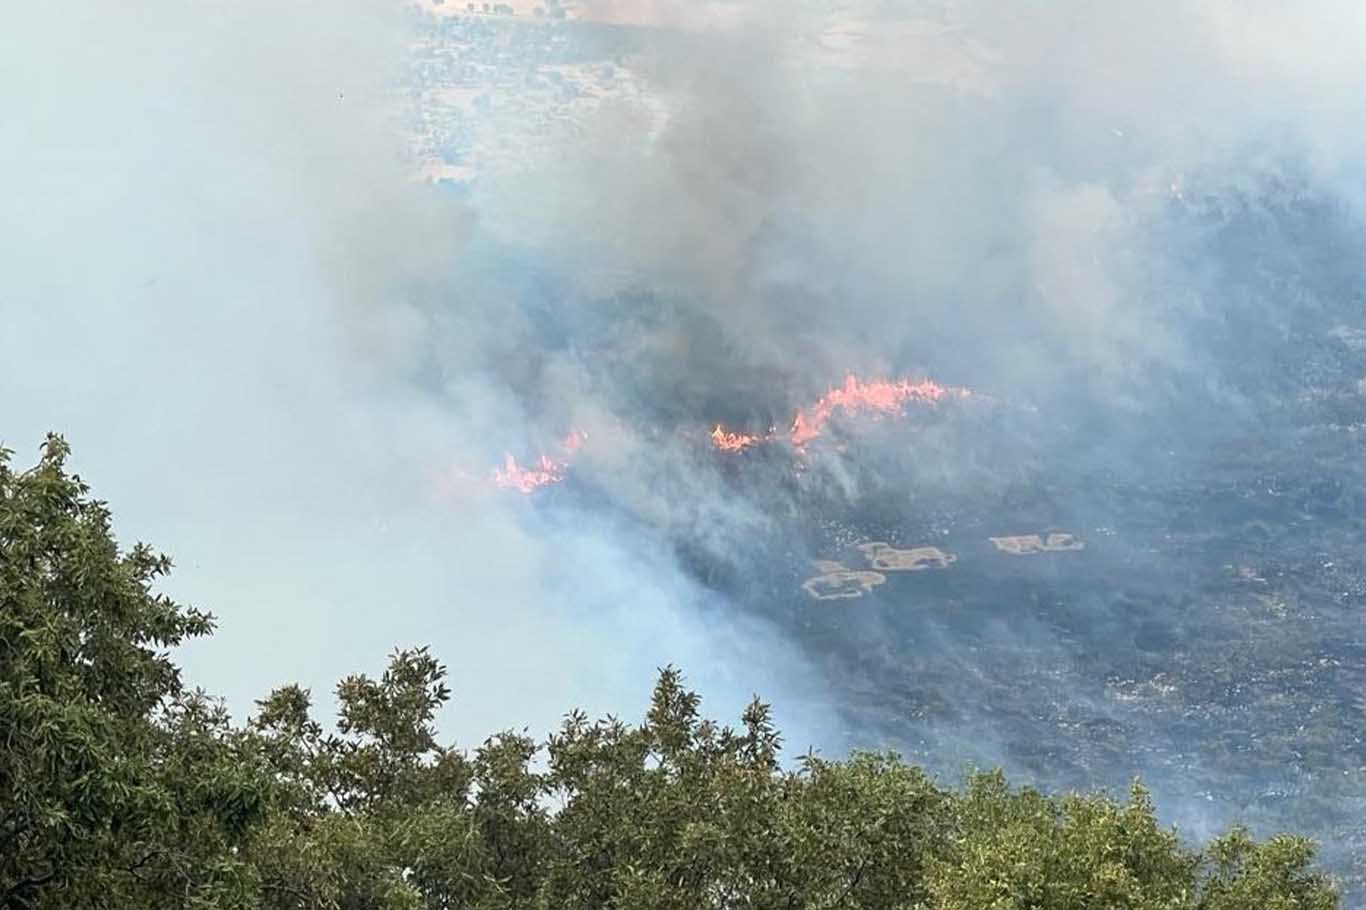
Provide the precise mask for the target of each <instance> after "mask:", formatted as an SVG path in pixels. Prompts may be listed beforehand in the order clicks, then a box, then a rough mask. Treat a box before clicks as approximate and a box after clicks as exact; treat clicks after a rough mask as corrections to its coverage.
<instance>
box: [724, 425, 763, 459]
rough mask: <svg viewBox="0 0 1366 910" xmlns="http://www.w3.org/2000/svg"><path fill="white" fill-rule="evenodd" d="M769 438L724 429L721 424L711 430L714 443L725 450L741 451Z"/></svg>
mask: <svg viewBox="0 0 1366 910" xmlns="http://www.w3.org/2000/svg"><path fill="white" fill-rule="evenodd" d="M766 439H768V436H755V435H753V434H750V433H732V432H730V431H729V430H727V429H724V428H723V427H722V426H721V424H719V423H718V424H717V425H716V429H714V430H712V431H711V442H712V445H714V446H716V447H717V448H718V449H720V450H721V451H723V452H741V451H744V450H745V449H748V448H749V447H750V446H752V445H758V444H759V443H761V442H764V441H765V440H766Z"/></svg>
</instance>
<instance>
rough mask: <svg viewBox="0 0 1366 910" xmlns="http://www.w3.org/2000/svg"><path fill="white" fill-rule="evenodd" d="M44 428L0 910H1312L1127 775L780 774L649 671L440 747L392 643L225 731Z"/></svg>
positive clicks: (1284, 840) (23, 586)
mask: <svg viewBox="0 0 1366 910" xmlns="http://www.w3.org/2000/svg"><path fill="white" fill-rule="evenodd" d="M67 455H68V450H67V446H66V444H65V443H64V442H63V441H62V440H61V439H60V438H59V437H49V439H48V441H47V443H46V445H45V446H44V448H43V451H42V454H41V457H40V459H39V461H38V463H37V465H35V466H34V467H32V468H30V469H28V470H24V471H15V470H13V469H12V468H11V466H10V462H11V459H12V453H10V452H8V451H5V450H0V739H2V740H3V748H2V749H0V906H3V907H15V908H54V910H55V908H121V907H147V908H170V907H203V908H208V907H226V908H263V910H287V908H288V910H303V908H308V910H324V908H326V910H455V908H472V910H503V908H527V910H590V908H592V910H598V908H622V910H636V908H639V910H699V908H715V910H723V908H724V910H730V908H736V910H740V908H746V910H798V908H802V910H805V908H811V910H815V908H821V910H836V908H848V910H864V908H866V910H872V908H878V910H882V908H888V910H890V908H904V910H1101V908H1107V910H1108V908H1125V910H1254V908H1256V910H1329V908H1334V907H1336V906H1337V905H1338V900H1337V897H1336V894H1335V892H1334V890H1333V888H1332V887H1331V884H1330V882H1329V881H1328V879H1327V878H1326V877H1325V876H1324V875H1323V874H1322V873H1321V872H1319V871H1318V870H1317V869H1316V868H1315V866H1314V865H1313V863H1314V850H1313V845H1312V844H1311V843H1310V842H1309V841H1307V840H1305V839H1304V838H1300V837H1295V836H1291V835H1282V836H1277V837H1272V838H1270V839H1266V840H1256V839H1254V838H1253V837H1251V836H1250V835H1249V834H1248V832H1246V831H1244V830H1241V829H1234V830H1232V831H1230V832H1228V833H1227V834H1225V835H1223V836H1221V837H1218V838H1216V839H1214V840H1212V841H1210V842H1209V843H1206V844H1204V845H1200V846H1192V845H1188V844H1186V843H1184V842H1183V841H1182V840H1181V839H1180V838H1179V837H1178V836H1177V834H1176V833H1175V832H1174V831H1173V830H1171V829H1168V828H1164V827H1163V826H1161V825H1160V824H1159V823H1158V821H1157V818H1156V814H1155V811H1154V807H1153V803H1152V801H1151V799H1150V798H1149V796H1148V793H1147V792H1146V791H1145V790H1144V789H1143V788H1142V787H1141V786H1140V785H1138V784H1135V786H1134V788H1133V790H1132V792H1131V793H1130V794H1128V797H1127V798H1126V799H1122V800H1121V799H1116V798H1113V797H1111V796H1109V795H1106V794H1103V793H1097V794H1062V795H1050V794H1045V793H1042V792H1039V791H1037V790H1034V789H1031V788H1029V787H1012V786H1011V785H1010V784H1009V783H1008V782H1007V780H1006V779H1005V777H1004V776H1003V775H1002V774H1000V773H985V774H978V775H975V776H972V777H970V778H969V779H968V780H967V781H966V782H965V783H964V784H963V786H961V787H957V788H954V787H946V786H943V785H941V784H940V783H938V782H937V781H935V780H934V779H933V778H932V777H931V776H929V775H928V774H926V773H925V772H924V771H922V770H921V769H919V768H916V767H914V766H912V765H909V764H907V763H905V762H904V761H902V760H901V759H900V758H898V757H897V756H895V755H891V754H870V753H855V754H853V755H851V756H849V757H848V758H847V759H844V760H829V759H825V758H821V757H819V756H816V755H807V756H805V757H804V758H802V759H800V761H798V762H797V763H796V764H795V765H792V766H786V765H784V764H783V763H781V762H780V760H779V747H780V742H781V740H780V736H779V733H778V731H777V730H776V729H775V728H774V726H773V723H772V720H771V716H770V712H769V708H768V706H767V705H765V704H763V703H761V702H759V701H755V702H754V703H752V704H751V705H750V706H749V708H748V709H747V710H746V711H745V712H744V714H743V716H742V717H741V718H740V721H739V723H738V724H737V725H736V726H733V727H729V726H721V725H718V724H717V723H715V722H713V721H711V720H708V719H706V718H704V717H703V716H702V714H701V709H700V700H699V698H698V696H697V695H696V693H694V692H692V691H690V690H689V689H688V688H687V687H686V685H685V683H684V679H683V676H682V674H681V673H680V672H679V671H677V670H676V669H673V668H665V669H664V670H662V671H661V672H660V674H659V677H658V679H657V680H656V683H655V687H654V692H653V697H652V700H651V704H650V708H649V711H648V713H647V714H646V716H645V717H644V718H643V720H642V721H641V722H640V723H638V724H629V723H625V722H623V721H621V720H619V719H616V718H612V717H608V718H605V719H601V720H591V719H590V718H588V717H586V716H585V715H584V714H582V713H580V712H577V711H571V712H570V713H569V714H568V715H567V716H566V718H565V720H564V723H563V725H562V726H561V728H560V729H559V730H558V731H556V732H554V733H552V734H551V735H549V736H548V737H546V738H545V739H543V740H536V739H532V738H530V737H528V736H526V735H524V734H520V733H514V732H503V733H497V734H494V735H492V736H490V737H489V738H488V739H487V740H485V741H484V742H483V743H482V744H480V745H478V746H477V747H475V748H472V749H458V748H456V747H455V746H452V745H448V744H445V743H443V742H442V740H441V737H440V734H439V731H438V730H437V729H436V716H437V713H438V711H439V710H440V709H441V707H442V706H443V705H444V704H445V703H446V702H447V701H448V700H449V698H450V692H449V690H448V689H447V687H446V684H445V677H446V671H445V668H444V667H443V666H442V664H441V663H440V662H439V661H438V660H437V658H436V657H434V656H433V655H432V654H431V653H429V652H428V651H427V650H426V649H415V650H400V651H397V652H395V653H394V654H393V655H392V656H391V658H390V660H389V664H388V667H387V669H386V670H385V672H384V673H383V674H382V675H381V676H379V677H378V678H372V677H369V676H365V675H355V676H350V677H347V678H346V679H344V680H342V681H341V682H340V683H339V684H338V686H337V689H336V695H337V702H338V705H339V711H338V716H337V718H336V719H335V722H334V723H332V724H330V725H325V724H324V723H323V722H322V721H320V720H319V719H317V718H316V717H315V716H314V712H313V708H312V699H311V695H310V693H309V692H308V691H307V690H306V689H303V688H301V687H299V686H286V687H283V688H280V689H277V690H276V691H274V692H272V693H270V694H269V695H267V696H266V697H264V698H262V699H261V700H260V701H259V702H258V703H257V710H256V713H255V714H254V716H252V717H251V719H250V720H249V721H248V722H247V723H246V724H245V725H236V724H234V723H233V722H232V721H231V719H230V717H229V715H228V713H227V712H226V710H225V709H224V708H223V706H222V705H221V703H219V702H217V701H216V700H214V699H212V698H211V697H209V696H207V695H206V694H205V693H203V692H201V691H198V690H194V689H188V688H186V687H185V685H184V683H183V681H182V679H181V673H180V670H179V668H178V667H177V666H176V665H175V663H174V662H173V661H172V659H171V657H170V655H169V650H170V649H172V648H174V647H175V646H177V645H179V644H180V643H182V642H184V641H185V640H187V639H189V638H192V637H195V636H202V635H207V634H209V633H210V632H211V630H212V619H211V617H210V616H208V615H207V614H205V613H202V612H199V611H197V610H195V609H192V608H187V607H184V606H182V605H180V604H177V603H175V602H173V601H172V600H170V599H168V598H166V597H165V596H163V595H161V594H158V593H157V592H156V590H155V584H156V582H157V580H158V579H159V578H160V577H162V576H163V575H165V573H166V572H167V571H169V569H170V561H169V560H168V559H167V558H166V557H165V556H162V555H160V554H158V553H156V552H154V551H153V550H151V549H149V548H148V547H146V546H143V545H141V544H139V545H137V546H135V547H133V548H132V549H131V550H128V551H127V552H124V551H122V550H120V548H119V547H118V545H117V543H116V541H115V538H114V535H113V533H112V529H111V519H110V513H109V510H108V508H107V507H106V506H105V504H104V503H102V502H100V501H98V500H96V499H93V498H91V496H90V493H89V490H88V488H87V486H86V485H85V483H84V482H82V481H81V479H80V478H79V477H78V476H75V475H73V474H71V473H70V472H69V471H68V470H67V466H66V459H67Z"/></svg>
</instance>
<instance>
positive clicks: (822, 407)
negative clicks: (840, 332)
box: [711, 373, 972, 452]
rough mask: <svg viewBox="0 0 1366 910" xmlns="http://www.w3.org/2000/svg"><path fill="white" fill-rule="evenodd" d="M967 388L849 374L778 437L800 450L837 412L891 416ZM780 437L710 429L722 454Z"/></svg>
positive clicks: (961, 393) (967, 392)
mask: <svg viewBox="0 0 1366 910" xmlns="http://www.w3.org/2000/svg"><path fill="white" fill-rule="evenodd" d="M971 394H972V392H971V391H970V390H969V389H964V388H957V387H954V386H943V385H940V384H939V383H937V382H933V381H931V380H929V379H924V380H921V381H919V382H912V381H911V380H909V379H900V380H896V381H890V380H882V379H874V380H863V379H860V378H859V377H857V376H855V375H853V374H852V373H850V374H849V375H848V376H846V377H845V379H844V385H842V386H840V387H838V388H832V389H831V390H830V391H828V392H826V393H825V394H824V395H822V396H821V397H820V398H819V399H818V400H817V401H816V403H815V404H813V405H811V406H810V407H807V408H803V409H802V410H800V411H798V412H797V414H796V416H795V417H793V418H792V429H790V430H788V432H787V433H786V434H785V435H784V436H783V437H781V438H786V439H787V441H788V442H790V443H792V445H793V446H795V447H796V448H799V449H800V448H803V447H805V446H806V445H807V443H809V442H811V441H812V440H813V439H817V438H819V437H820V436H821V435H823V434H824V432H825V426H826V424H827V423H829V422H830V418H832V417H834V416H835V414H836V413H837V412H839V411H846V412H849V413H854V414H857V413H865V414H880V415H893V414H898V413H900V412H901V409H902V408H904V407H905V406H906V405H907V404H910V403H912V402H922V403H925V404H934V403H936V402H939V401H941V400H942V399H944V398H948V397H954V398H966V397H968V396H969V395H971ZM778 438H780V437H779V435H778V434H777V433H776V432H774V431H769V432H768V433H767V434H765V435H763V436H750V435H746V434H743V433H732V432H730V431H729V430H726V429H725V428H724V427H721V426H719V425H718V426H717V427H716V429H715V430H712V433H711V439H712V443H713V444H714V445H715V446H716V447H717V448H718V449H721V450H722V451H724V452H738V451H741V450H742V449H746V448H749V447H750V446H752V445H756V444H758V443H760V442H770V441H772V440H775V439H778Z"/></svg>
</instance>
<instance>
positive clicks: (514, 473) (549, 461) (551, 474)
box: [493, 430, 588, 493]
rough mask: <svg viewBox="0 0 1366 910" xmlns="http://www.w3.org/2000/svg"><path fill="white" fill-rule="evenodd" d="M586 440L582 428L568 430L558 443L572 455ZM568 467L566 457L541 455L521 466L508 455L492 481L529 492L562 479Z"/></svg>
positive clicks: (509, 488) (505, 486)
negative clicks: (534, 461) (558, 457)
mask: <svg viewBox="0 0 1366 910" xmlns="http://www.w3.org/2000/svg"><path fill="white" fill-rule="evenodd" d="M587 440H588V434H587V433H585V432H583V431H582V430H570V431H569V435H568V436H566V437H565V438H564V440H563V441H562V442H561V443H560V448H562V449H564V452H565V455H566V456H569V455H573V454H574V453H575V452H577V451H578V450H579V449H580V448H581V447H582V446H583V444H584V443H585V442H586V441H587ZM568 469H569V458H568V457H565V458H562V459H555V458H551V457H550V456H549V455H542V456H541V457H540V458H538V459H537V460H536V463H535V464H534V465H531V466H529V467H522V466H521V465H520V464H518V463H517V459H516V458H514V457H513V456H512V455H508V456H507V457H506V458H505V459H504V460H503V466H502V467H501V468H499V469H498V470H496V471H494V472H493V482H494V484H495V485H496V486H498V487H500V488H502V489H504V490H517V491H518V492H520V493H531V492H533V491H535V490H538V489H540V488H541V487H544V486H547V485H549V484H552V483H559V482H560V481H561V480H564V472H565V471H567V470H568Z"/></svg>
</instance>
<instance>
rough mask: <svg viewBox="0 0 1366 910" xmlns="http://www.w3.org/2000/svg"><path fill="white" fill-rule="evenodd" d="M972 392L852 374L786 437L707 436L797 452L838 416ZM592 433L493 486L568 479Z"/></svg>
mask: <svg viewBox="0 0 1366 910" xmlns="http://www.w3.org/2000/svg"><path fill="white" fill-rule="evenodd" d="M972 394H973V393H972V392H971V391H970V390H968V389H964V388H960V387H956V386H944V385H940V384H939V383H937V382H933V381H931V380H929V379H923V380H920V381H918V382H915V381H912V380H909V379H898V380H884V379H873V380H865V379H860V378H859V377H857V376H855V375H854V374H852V373H850V374H849V375H848V376H846V377H845V379H844V384H843V385H841V386H837V387H834V388H831V389H830V391H828V392H826V393H825V394H824V395H822V396H821V397H820V398H819V399H817V400H816V401H815V403H813V404H811V405H810V406H809V407H805V408H802V409H801V410H799V411H798V412H797V413H796V415H795V416H794V417H793V418H792V427H791V429H789V430H788V431H787V432H785V433H782V432H779V431H778V430H776V429H772V430H769V431H768V432H767V433H739V432H735V431H733V430H727V429H726V428H725V427H723V426H721V425H720V424H717V425H716V426H715V428H714V429H712V431H711V433H709V434H708V438H709V439H710V440H711V444H712V446H714V447H715V448H717V449H719V450H720V451H722V452H743V451H744V450H745V449H748V448H751V447H753V446H757V445H761V444H763V443H768V442H776V441H780V440H786V441H787V442H788V443H790V444H791V445H792V446H793V447H794V448H796V449H799V450H800V449H804V448H805V447H806V446H807V445H808V444H809V443H811V442H812V441H813V440H815V439H819V438H820V437H821V436H822V435H824V433H825V429H826V425H827V424H828V423H829V422H830V420H831V418H833V417H834V416H835V415H836V414H838V413H841V412H844V413H849V414H873V415H877V416H893V415H896V414H899V413H901V411H902V410H903V409H904V408H905V407H906V406H907V405H908V404H913V403H919V404H930V405H932V404H937V403H938V402H940V401H942V400H944V399H945V398H967V397H969V396H971V395H972ZM587 439H588V434H587V433H584V432H582V431H580V430H572V431H571V432H570V433H569V435H568V436H566V437H565V438H564V440H563V441H561V443H560V454H559V455H558V456H557V457H552V456H550V455H541V456H540V457H539V458H538V459H537V460H536V461H535V462H534V463H532V464H530V465H527V466H523V465H521V464H519V463H518V461H517V459H516V458H514V457H513V456H512V455H508V456H507V458H506V459H505V460H504V462H503V466H502V467H501V468H499V469H498V470H497V471H495V472H494V475H493V482H494V484H495V485H496V486H498V487H500V488H502V489H505V490H517V491H518V492H521V493H532V492H535V491H536V490H538V489H540V488H541V487H545V486H549V485H550V484H554V483H559V482H560V481H562V480H564V478H565V473H566V472H567V471H568V470H569V465H570V461H571V460H572V459H573V456H574V454H575V453H576V452H578V451H579V449H580V448H582V447H583V444H584V443H585V442H586V441H587Z"/></svg>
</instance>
